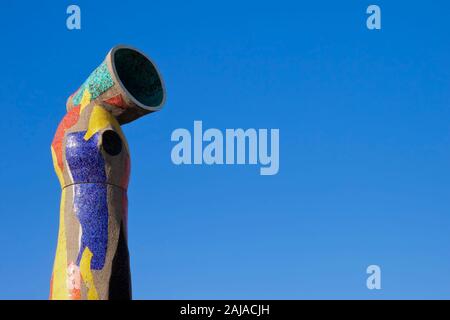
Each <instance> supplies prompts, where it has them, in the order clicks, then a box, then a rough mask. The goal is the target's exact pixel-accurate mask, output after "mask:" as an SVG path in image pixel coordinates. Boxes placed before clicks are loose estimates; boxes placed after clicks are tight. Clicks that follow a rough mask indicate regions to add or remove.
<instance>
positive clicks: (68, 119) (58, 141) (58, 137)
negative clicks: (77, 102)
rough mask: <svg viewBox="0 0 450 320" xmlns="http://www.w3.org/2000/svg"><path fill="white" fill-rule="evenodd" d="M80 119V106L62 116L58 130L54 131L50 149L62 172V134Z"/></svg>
mask: <svg viewBox="0 0 450 320" xmlns="http://www.w3.org/2000/svg"><path fill="white" fill-rule="evenodd" d="M79 118H80V106H76V107H75V108H73V109H72V110H70V111H69V112H67V114H66V115H65V116H64V118H63V119H62V121H61V122H60V123H59V126H58V129H56V133H55V137H54V138H53V142H52V147H53V150H55V154H56V159H57V160H58V166H59V168H60V169H61V172H63V169H64V163H63V153H62V151H63V150H62V145H63V139H64V134H65V133H66V131H67V129H69V128H70V127H73V126H74V125H75V124H76V123H77V121H78V119H79Z"/></svg>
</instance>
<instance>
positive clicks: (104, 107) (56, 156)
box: [50, 46, 165, 300]
mask: <svg viewBox="0 0 450 320" xmlns="http://www.w3.org/2000/svg"><path fill="white" fill-rule="evenodd" d="M164 99H165V90H164V86H163V82H162V79H161V76H160V74H159V72H158V71H157V69H156V66H155V65H154V64H153V63H152V61H151V60H150V59H149V58H147V57H146V56H145V55H144V54H143V53H141V52H139V51H138V50H136V49H133V48H130V47H125V46H117V47H115V48H113V49H112V50H111V51H110V52H109V53H108V55H107V56H106V59H105V60H104V62H103V63H102V64H101V65H100V66H99V67H98V68H97V69H95V70H94V72H92V73H91V75H90V76H89V77H88V79H87V80H86V81H85V82H84V83H83V85H82V86H81V87H80V88H79V89H78V90H77V91H76V92H75V93H74V94H73V95H71V96H70V97H69V99H68V100H67V114H66V115H65V116H64V118H63V119H62V121H61V122H60V124H59V126H58V129H57V130H56V134H55V137H54V139H53V142H52V145H51V151H52V158H53V164H54V167H55V171H56V174H57V176H58V179H59V181H60V183H61V188H62V195H61V208H60V225H59V233H58V244H57V249H56V256H55V261H54V266H53V273H52V277H51V283H50V299H72V300H78V299H131V279H130V264H129V255H128V245H127V215H128V214H127V207H128V203H127V187H128V178H129V174H130V156H129V149H128V145H127V141H126V139H125V137H124V135H123V132H122V130H121V128H120V125H122V124H125V123H128V122H131V121H133V120H136V119H138V118H139V117H141V116H143V115H146V114H148V113H151V112H154V111H157V110H159V109H160V108H161V106H162V104H163V103H164Z"/></svg>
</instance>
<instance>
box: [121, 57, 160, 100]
mask: <svg viewBox="0 0 450 320" xmlns="http://www.w3.org/2000/svg"><path fill="white" fill-rule="evenodd" d="M114 64H115V66H116V72H117V75H118V76H119V79H120V81H121V82H122V84H123V85H124V87H125V88H126V89H127V90H128V92H129V93H130V94H131V95H132V96H133V97H134V98H135V99H136V100H137V101H139V102H140V103H142V104H144V105H145V106H150V107H156V106H159V105H160V104H161V103H162V100H163V94H164V93H163V88H162V83H161V79H160V78H159V75H158V72H157V71H156V69H155V67H154V66H153V64H152V63H151V62H150V61H149V60H148V59H147V58H146V57H144V56H143V55H142V54H140V53H139V52H136V51H134V50H132V49H126V48H123V49H118V50H117V51H116V52H115V54H114Z"/></svg>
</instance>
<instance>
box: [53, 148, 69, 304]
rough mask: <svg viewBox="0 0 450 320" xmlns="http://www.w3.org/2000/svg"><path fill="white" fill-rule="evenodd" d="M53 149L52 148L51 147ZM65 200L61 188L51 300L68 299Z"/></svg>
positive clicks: (64, 192)
mask: <svg viewBox="0 0 450 320" xmlns="http://www.w3.org/2000/svg"><path fill="white" fill-rule="evenodd" d="M52 151H53V148H52ZM65 201H66V190H65V189H63V190H62V195H61V205H60V213H59V215H60V217H59V221H60V225H59V233H58V245H57V247H56V257H55V263H54V266H53V290H52V291H53V294H52V299H53V300H68V299H69V290H68V289H67V281H66V280H67V247H66V226H65V222H64V206H65Z"/></svg>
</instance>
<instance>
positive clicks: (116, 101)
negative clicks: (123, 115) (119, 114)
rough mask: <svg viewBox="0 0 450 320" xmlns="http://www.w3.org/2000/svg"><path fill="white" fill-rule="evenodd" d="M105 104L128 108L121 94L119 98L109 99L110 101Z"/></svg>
mask: <svg viewBox="0 0 450 320" xmlns="http://www.w3.org/2000/svg"><path fill="white" fill-rule="evenodd" d="M103 102H104V103H107V104H110V105H112V106H115V107H119V108H122V109H124V108H126V105H125V102H124V101H123V99H122V95H121V94H118V95H117V96H114V97H112V98H109V99H108V100H105V101H103Z"/></svg>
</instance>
